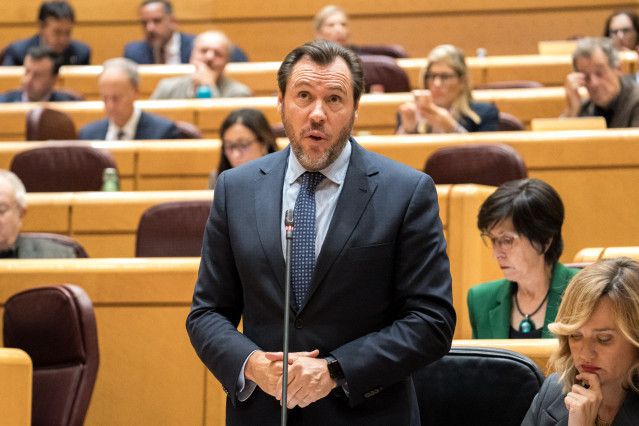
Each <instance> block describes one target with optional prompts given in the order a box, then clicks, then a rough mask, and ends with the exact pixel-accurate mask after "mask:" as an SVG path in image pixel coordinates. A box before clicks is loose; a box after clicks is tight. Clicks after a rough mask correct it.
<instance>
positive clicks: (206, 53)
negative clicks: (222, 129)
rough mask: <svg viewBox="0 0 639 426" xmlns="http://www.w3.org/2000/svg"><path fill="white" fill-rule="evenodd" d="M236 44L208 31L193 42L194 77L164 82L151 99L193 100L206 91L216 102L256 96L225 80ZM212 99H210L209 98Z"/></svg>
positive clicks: (159, 84)
mask: <svg viewBox="0 0 639 426" xmlns="http://www.w3.org/2000/svg"><path fill="white" fill-rule="evenodd" d="M231 48H232V44H231V41H230V40H229V39H228V37H227V36H226V35H225V34H224V33H223V32H221V31H207V32H204V33H202V34H200V35H199V36H197V37H196V39H195V41H194V42H193V51H192V52H191V58H190V61H189V62H190V63H191V64H193V65H194V66H195V71H194V72H193V73H192V74H189V75H185V76H181V77H173V78H165V79H163V80H160V82H159V83H158V86H157V87H156V89H155V91H154V92H153V94H152V95H151V99H191V98H195V97H197V92H198V88H200V87H202V88H204V89H205V91H206V92H207V93H208V92H210V93H211V95H210V97H212V98H242V97H248V96H252V93H251V89H249V88H248V87H246V86H245V85H243V84H242V83H239V82H237V81H235V80H232V79H230V78H228V77H226V76H224V68H225V67H226V64H227V63H228V62H229V58H230V54H231ZM206 97H209V96H206Z"/></svg>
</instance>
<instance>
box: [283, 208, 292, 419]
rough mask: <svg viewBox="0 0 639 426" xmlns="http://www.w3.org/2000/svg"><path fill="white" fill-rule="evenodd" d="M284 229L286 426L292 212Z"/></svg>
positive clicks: (286, 214) (290, 211)
mask: <svg viewBox="0 0 639 426" xmlns="http://www.w3.org/2000/svg"><path fill="white" fill-rule="evenodd" d="M284 227H285V229H286V279H285V286H284V287H285V288H284V345H283V346H284V348H283V350H282V355H283V356H282V358H283V359H282V422H281V426H286V416H287V414H288V412H287V408H286V399H287V392H288V330H289V317H290V310H291V308H290V305H291V242H292V240H293V210H290V209H289V210H286V212H285V213H284Z"/></svg>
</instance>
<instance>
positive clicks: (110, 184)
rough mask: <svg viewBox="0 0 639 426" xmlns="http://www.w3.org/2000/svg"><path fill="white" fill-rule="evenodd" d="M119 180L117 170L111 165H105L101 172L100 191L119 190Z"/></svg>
mask: <svg viewBox="0 0 639 426" xmlns="http://www.w3.org/2000/svg"><path fill="white" fill-rule="evenodd" d="M119 190H120V181H119V180H118V171H117V170H116V169H115V168H113V167H107V168H106V169H104V171H103V172H102V191H109V192H110V191H119Z"/></svg>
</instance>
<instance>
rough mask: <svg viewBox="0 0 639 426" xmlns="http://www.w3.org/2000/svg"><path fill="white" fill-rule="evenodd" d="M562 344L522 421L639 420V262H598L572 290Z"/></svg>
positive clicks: (563, 314) (571, 424)
mask: <svg viewBox="0 0 639 426" xmlns="http://www.w3.org/2000/svg"><path fill="white" fill-rule="evenodd" d="M548 328H549V329H550V331H551V332H552V333H553V334H555V335H556V336H557V337H558V340H559V348H558V349H557V351H556V352H555V353H554V354H553V356H552V357H551V359H550V362H551V363H552V364H554V367H555V370H556V373H554V374H552V375H550V376H549V377H548V378H547V379H546V381H545V382H544V384H543V385H542V387H541V390H540V391H539V393H538V394H537V396H535V399H534V400H533V402H532V405H531V407H530V409H529V410H528V413H527V414H526V417H525V418H524V421H523V423H522V426H532V425H539V426H550V425H568V426H577V425H578V426H586V425H587V426H591V425H598V426H603V425H614V426H630V425H637V424H639V263H637V262H636V261H634V260H631V259H628V258H623V257H622V258H617V259H607V260H600V261H598V262H596V263H594V264H592V265H589V266H588V267H586V268H585V269H584V270H583V271H581V272H579V274H577V275H576V276H575V277H574V278H573V280H572V281H571V282H570V284H569V285H568V287H567V288H566V292H565V293H564V296H563V299H562V301H561V305H560V306H559V312H558V313H557V318H556V320H555V322H554V323H552V324H550V325H549V327H548Z"/></svg>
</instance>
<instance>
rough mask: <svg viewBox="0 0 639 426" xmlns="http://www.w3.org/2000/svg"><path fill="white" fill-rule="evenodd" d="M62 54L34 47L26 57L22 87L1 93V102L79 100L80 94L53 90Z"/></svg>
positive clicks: (21, 81) (49, 49)
mask: <svg viewBox="0 0 639 426" xmlns="http://www.w3.org/2000/svg"><path fill="white" fill-rule="evenodd" d="M61 65H62V56H61V55H59V54H57V53H56V52H55V51H54V50H53V49H51V48H50V47H38V46H36V47H32V48H31V49H29V53H28V54H27V56H26V58H25V59H24V74H22V77H21V78H20V89H17V90H11V91H9V92H6V93H3V94H1V95H0V102H58V101H77V100H80V96H79V95H76V94H73V93H71V92H60V91H56V90H53V88H54V87H55V85H56V83H57V82H58V72H59V71H60V66H61Z"/></svg>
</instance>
